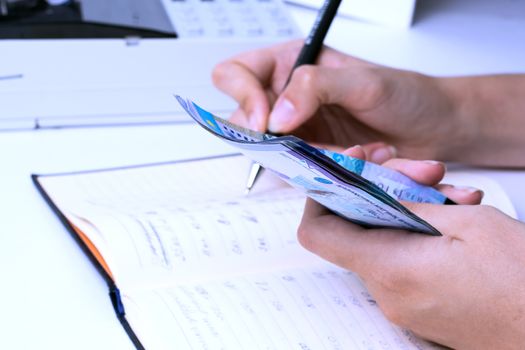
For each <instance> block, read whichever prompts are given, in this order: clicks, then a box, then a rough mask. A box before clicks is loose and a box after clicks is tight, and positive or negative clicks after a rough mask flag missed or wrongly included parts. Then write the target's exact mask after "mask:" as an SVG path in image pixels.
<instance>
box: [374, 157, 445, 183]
mask: <svg viewBox="0 0 525 350" xmlns="http://www.w3.org/2000/svg"><path fill="white" fill-rule="evenodd" d="M383 166H385V167H387V168H390V169H393V170H396V171H399V172H400V173H402V174H404V175H406V176H408V177H410V178H411V179H412V180H414V181H416V182H418V183H420V184H422V185H427V186H434V185H436V184H438V183H439V181H441V179H443V176H445V171H446V167H445V164H443V163H441V162H436V161H433V160H423V161H418V160H409V159H399V158H397V159H390V160H388V161H386V162H385V163H383Z"/></svg>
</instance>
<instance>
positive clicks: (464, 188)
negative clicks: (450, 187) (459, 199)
mask: <svg viewBox="0 0 525 350" xmlns="http://www.w3.org/2000/svg"><path fill="white" fill-rule="evenodd" d="M454 188H455V189H456V190H460V191H464V192H468V193H474V192H481V193H483V191H481V190H480V189H479V188H475V187H470V186H454Z"/></svg>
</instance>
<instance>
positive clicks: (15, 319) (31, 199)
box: [0, 0, 525, 349]
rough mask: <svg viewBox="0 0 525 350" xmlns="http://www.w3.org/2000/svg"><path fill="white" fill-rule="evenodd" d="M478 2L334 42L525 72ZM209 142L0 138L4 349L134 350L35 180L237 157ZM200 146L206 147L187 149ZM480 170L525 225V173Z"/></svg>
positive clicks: (344, 26) (402, 57)
mask: <svg viewBox="0 0 525 350" xmlns="http://www.w3.org/2000/svg"><path fill="white" fill-rule="evenodd" d="M474 1H475V0H468V1H467V0H464V1H462V2H461V3H462V5H455V6H456V10H457V11H456V10H454V9H453V8H451V6H452V3H453V2H454V1H445V0H441V1H437V0H434V1H431V0H428V1H426V2H425V6H424V7H423V12H420V14H419V15H418V16H420V17H419V19H417V22H416V26H415V27H414V28H413V29H412V30H410V31H403V30H399V29H389V28H381V27H375V26H370V25H367V24H365V23H359V22H351V21H348V20H344V19H338V20H337V21H336V22H335V24H334V27H333V29H332V31H331V32H330V34H329V38H328V43H329V44H331V45H333V46H335V47H337V48H339V49H343V50H344V51H347V52H352V53H354V54H356V55H358V56H361V57H365V58H368V59H371V60H374V61H377V62H380V63H384V64H389V65H393V66H398V67H404V68H412V69H417V70H421V71H424V72H427V73H433V74H465V73H484V72H494V71H509V72H515V71H523V70H525V67H524V64H523V62H525V47H523V45H520V46H519V47H518V46H516V43H522V42H525V40H524V39H525V30H523V28H524V24H523V21H522V20H519V19H516V18H514V17H513V16H510V17H509V15H508V14H506V13H504V14H501V13H494V11H489V12H480V11H481V10H479V9H477V10H476V11H474V12H472V14H471V15H470V16H469V15H468V10H469V9H470V10H472V9H473V7H472V6H471V7H470V8H469V7H468V6H467V5H468V4H470V5H472V4H473V2H474ZM498 3H500V2H498ZM501 3H503V2H501ZM476 4H479V2H476ZM481 8H483V6H481ZM431 10H432V11H431ZM293 15H294V16H295V17H296V18H297V20H298V22H299V24H300V26H301V28H302V29H303V30H304V31H306V30H307V29H308V28H309V25H310V23H311V21H313V18H314V14H313V13H312V12H311V11H308V10H305V9H299V8H294V12H293ZM467 24H468V26H467ZM465 27H467V28H466V29H465ZM518 27H519V28H520V30H517V29H518ZM509 33H510V34H509ZM370 42H374V45H370ZM378 43H379V44H378ZM473 62H475V64H473ZM206 136H207V135H205V134H204V131H202V130H201V129H200V128H195V127H194V126H192V125H158V126H143V127H120V128H116V127H115V128H101V129H96V128H85V129H65V130H40V131H27V132H10V133H2V134H0V159H2V172H1V175H0V180H1V181H0V193H1V194H2V197H1V198H0V219H1V222H0V275H1V276H2V278H3V286H4V287H3V289H2V291H1V292H0V310H1V316H0V329H2V330H4V331H3V332H2V334H3V336H2V347H3V348H9V349H34V348H53V349H70V348H74V349H103V348H104V349H105V348H108V349H133V346H132V344H131V342H130V341H129V339H128V337H127V335H126V334H125V333H124V331H123V329H122V327H121V325H120V324H119V322H118V321H117V319H116V316H115V315H114V312H113V308H112V306H111V304H110V300H109V297H108V295H107V287H106V285H105V284H104V281H103V280H102V279H101V278H100V277H99V276H98V274H97V272H96V271H95V269H94V268H93V267H92V266H91V264H90V262H89V261H88V260H87V259H86V258H85V257H84V255H83V253H82V252H81V250H80V249H79V248H78V247H77V246H76V243H75V242H74V241H73V240H72V239H70V238H69V237H68V233H67V232H66V231H65V230H64V229H63V227H62V226H61V224H60V222H59V221H58V220H57V219H56V218H55V216H54V215H53V214H52V213H51V211H50V210H49V208H48V207H47V205H46V204H45V203H44V201H43V200H41V198H40V197H39V195H38V193H37V192H36V190H35V188H34V187H33V185H32V183H31V180H30V177H29V175H30V174H31V173H48V172H60V171H72V170H79V169H90V168H101V167H113V166H117V165H127V164H139V163H150V162H158V161H166V160H172V159H182V158H192V157H201V156H206V155H212V154H221V153H226V152H230V151H231V148H230V147H229V146H227V145H225V144H223V143H221V142H219V141H218V140H214V139H213V138H209V137H206ZM195 139H199V140H205V142H191V145H192V147H187V146H186V145H187V144H188V143H189V141H190V140H195ZM475 171H476V172H481V173H483V174H486V175H490V176H491V177H493V178H495V179H496V180H497V181H498V182H499V183H500V184H502V186H503V187H504V188H505V189H506V190H507V193H508V194H509V196H510V197H511V200H512V201H513V202H514V204H515V206H516V209H517V211H518V216H519V217H520V218H521V219H525V201H523V199H522V198H524V195H525V188H523V186H521V185H520V183H519V182H518V181H519V179H520V178H521V177H522V176H523V174H522V173H521V172H504V171H488V170H475ZM514 185H515V186H514Z"/></svg>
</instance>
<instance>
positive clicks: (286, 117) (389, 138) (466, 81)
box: [213, 41, 525, 167]
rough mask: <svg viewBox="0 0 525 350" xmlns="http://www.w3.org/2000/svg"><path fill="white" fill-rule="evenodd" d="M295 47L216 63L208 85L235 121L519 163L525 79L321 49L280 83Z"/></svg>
mask: <svg viewBox="0 0 525 350" xmlns="http://www.w3.org/2000/svg"><path fill="white" fill-rule="evenodd" d="M301 45H302V42H301V41H293V42H289V43H285V44H281V45H277V46H273V47H269V48H265V49H261V50H257V51H251V52H247V53H244V54H241V55H239V56H237V57H234V58H232V59H230V60H228V61H226V62H223V63H221V64H219V65H218V66H217V67H216V68H215V70H214V72H213V80H214V83H215V85H216V86H217V87H218V88H219V89H221V90H222V91H224V92H225V93H227V94H228V95H230V96H232V97H233V98H234V99H235V100H236V101H237V102H238V103H239V109H238V110H237V111H236V112H235V113H234V114H233V116H232V119H231V120H232V121H233V122H235V123H238V124H240V125H243V126H247V127H250V128H252V129H255V130H265V129H269V130H270V131H272V132H275V133H292V134H295V135H297V136H299V137H301V138H303V139H305V140H307V141H310V142H315V143H319V144H330V145H337V146H340V147H345V148H346V147H348V146H350V145H354V144H369V143H373V142H385V143H388V144H390V145H393V146H395V148H396V149H397V150H398V154H399V155H400V156H402V157H405V158H412V159H439V160H445V161H461V162H463V163H468V164H473V165H485V166H508V167H517V166H525V152H521V149H523V147H524V146H525V138H524V137H522V130H524V129H525V118H523V111H524V110H525V99H524V98H522V96H525V75H493V76H479V77H458V78H435V77H430V76H426V75H423V74H419V73H415V72H410V71H403V70H397V69H392V68H388V67H384V66H379V65H376V64H373V63H371V62H366V61H363V60H360V59H358V58H355V57H351V56H348V55H345V54H343V53H341V52H338V51H336V50H333V49H331V48H328V47H325V48H324V49H323V50H322V52H321V54H320V56H319V59H318V62H317V64H316V65H315V66H312V65H305V66H301V67H299V68H298V69H296V70H295V71H294V72H293V74H292V77H291V80H290V82H289V84H288V85H287V86H286V88H284V85H285V82H286V80H287V78H288V75H289V72H290V70H291V67H292V66H293V63H294V61H295V59H296V57H297V55H298V52H299V50H300V47H301ZM283 88H284V90H283ZM501 118H504V122H502V119H501ZM444 140H446V142H443V141H444Z"/></svg>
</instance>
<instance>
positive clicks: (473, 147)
mask: <svg viewBox="0 0 525 350" xmlns="http://www.w3.org/2000/svg"><path fill="white" fill-rule="evenodd" d="M440 80H441V83H442V86H444V87H445V89H446V91H447V93H448V94H450V96H451V98H452V99H453V100H454V101H455V106H456V109H455V111H456V116H455V117H456V118H457V119H458V124H457V125H455V126H454V127H455V128H459V129H457V130H454V131H452V132H453V134H454V135H456V136H457V138H461V139H459V140H456V142H450V143H449V144H448V145H447V146H444V147H443V154H442V155H441V158H442V159H445V160H449V161H459V162H463V163H468V164H473V165H483V166H504V167H525V75H493V76H479V77H462V78H442V79H440ZM443 142H444V143H447V140H446V139H444V140H443Z"/></svg>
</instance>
